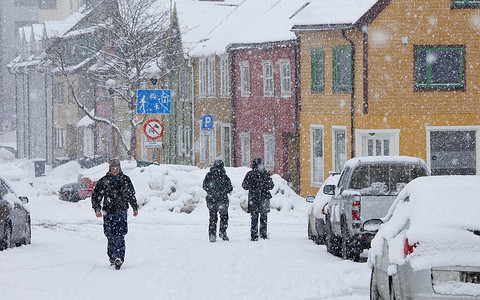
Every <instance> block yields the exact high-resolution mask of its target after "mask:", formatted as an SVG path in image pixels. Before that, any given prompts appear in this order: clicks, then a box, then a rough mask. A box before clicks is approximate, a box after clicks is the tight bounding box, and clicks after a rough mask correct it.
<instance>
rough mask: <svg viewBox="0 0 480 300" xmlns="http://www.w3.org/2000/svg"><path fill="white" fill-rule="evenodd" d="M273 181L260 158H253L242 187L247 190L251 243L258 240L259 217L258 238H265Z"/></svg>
mask: <svg viewBox="0 0 480 300" xmlns="http://www.w3.org/2000/svg"><path fill="white" fill-rule="evenodd" d="M273 186H274V185H273V181H272V178H271V177H270V174H269V173H268V172H267V171H266V170H265V167H264V165H263V162H262V159H261V158H259V157H258V158H255V159H254V160H253V163H252V170H251V171H249V172H248V173H247V175H245V178H244V179H243V183H242V187H243V188H244V189H245V190H248V209H247V212H248V213H250V214H251V219H252V223H251V227H250V235H251V240H252V241H257V240H258V221H259V217H260V237H261V238H262V239H266V238H267V213H269V212H270V198H272V194H271V193H270V190H271V189H273Z"/></svg>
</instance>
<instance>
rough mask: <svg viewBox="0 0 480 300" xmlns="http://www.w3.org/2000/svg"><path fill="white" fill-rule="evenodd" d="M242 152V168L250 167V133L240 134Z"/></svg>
mask: <svg viewBox="0 0 480 300" xmlns="http://www.w3.org/2000/svg"><path fill="white" fill-rule="evenodd" d="M240 143H241V147H242V149H241V151H242V166H244V167H250V133H248V132H242V133H240Z"/></svg>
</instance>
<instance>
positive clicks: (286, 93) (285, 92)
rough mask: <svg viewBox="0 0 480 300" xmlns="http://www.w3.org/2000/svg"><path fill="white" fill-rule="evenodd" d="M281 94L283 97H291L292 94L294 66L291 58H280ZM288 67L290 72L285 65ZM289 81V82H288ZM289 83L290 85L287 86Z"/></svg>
mask: <svg viewBox="0 0 480 300" xmlns="http://www.w3.org/2000/svg"><path fill="white" fill-rule="evenodd" d="M279 64H280V95H281V97H285V98H286V97H291V96H292V66H291V64H290V60H289V59H280V60H279ZM284 66H286V67H288V74H286V73H287V72H286V70H284V69H283V67H284ZM287 82H288V84H287ZM287 85H288V87H287Z"/></svg>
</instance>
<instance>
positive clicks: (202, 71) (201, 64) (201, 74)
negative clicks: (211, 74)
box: [198, 57, 207, 98]
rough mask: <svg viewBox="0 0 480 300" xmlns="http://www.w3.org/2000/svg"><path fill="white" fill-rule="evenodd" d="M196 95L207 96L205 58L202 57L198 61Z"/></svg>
mask: <svg viewBox="0 0 480 300" xmlns="http://www.w3.org/2000/svg"><path fill="white" fill-rule="evenodd" d="M198 96H199V97H200V98H206V97H207V60H206V59H205V58H204V57H202V58H200V59H199V61H198Z"/></svg>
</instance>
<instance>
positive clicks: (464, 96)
mask: <svg viewBox="0 0 480 300" xmlns="http://www.w3.org/2000/svg"><path fill="white" fill-rule="evenodd" d="M350 2H352V1H349V0H339V1H336V2H335V4H334V5H332V3H329V4H328V5H325V4H323V3H324V2H320V3H316V2H313V3H311V4H310V5H308V6H306V7H305V8H304V9H303V10H302V11H300V12H299V13H298V14H297V15H296V16H295V20H296V24H298V25H296V26H294V27H293V30H294V32H295V33H296V34H297V36H298V37H299V38H300V40H301V82H302V84H301V98H302V106H301V112H300V124H301V129H300V139H301V140H300V141H301V146H300V149H301V150H300V152H301V153H300V156H301V162H302V166H301V194H302V195H304V196H305V195H308V194H314V193H315V192H316V191H317V190H318V187H319V185H320V184H321V183H322V182H323V180H324V179H325V178H326V176H328V173H329V171H339V170H341V168H342V166H343V164H344V162H345V160H346V159H349V158H351V157H359V156H372V155H407V156H415V157H420V158H422V159H424V160H425V161H426V162H427V165H428V167H429V168H430V170H431V172H432V174H434V175H440V174H478V173H479V171H478V170H479V168H480V160H479V158H480V148H479V147H477V146H476V145H477V143H478V140H479V137H480V89H479V86H478V82H479V79H480V70H479V68H478V66H479V65H480V57H479V56H478V55H476V53H478V50H479V48H480V33H479V31H478V29H479V28H480V3H478V1H469V0H416V1H408V0H390V1H384V0H380V1H376V2H375V1H369V0H358V1H355V5H348V3H350ZM350 4H351V3H350ZM322 6H324V7H322ZM312 12H315V14H312ZM311 16H313V17H311ZM352 54H353V55H352ZM352 133H353V134H352ZM352 145H353V146H352Z"/></svg>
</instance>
